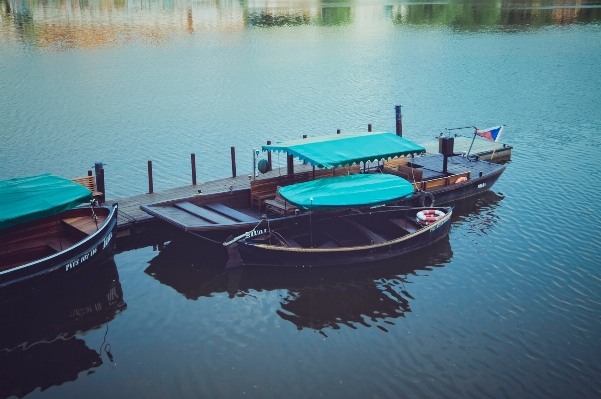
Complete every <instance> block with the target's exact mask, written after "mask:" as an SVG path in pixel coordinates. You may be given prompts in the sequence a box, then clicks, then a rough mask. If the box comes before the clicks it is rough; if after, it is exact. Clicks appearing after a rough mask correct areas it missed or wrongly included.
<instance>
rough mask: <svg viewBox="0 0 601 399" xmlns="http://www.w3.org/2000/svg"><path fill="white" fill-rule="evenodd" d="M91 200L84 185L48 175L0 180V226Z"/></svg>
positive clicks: (0, 227)
mask: <svg viewBox="0 0 601 399" xmlns="http://www.w3.org/2000/svg"><path fill="white" fill-rule="evenodd" d="M91 199H92V192H91V191H90V190H88V189H87V188H85V187H84V186H82V185H80V184H78V183H75V182H73V181H71V180H69V179H65V178H64V177H60V176H56V175H52V174H44V175H38V176H30V177H23V178H17V179H11V180H4V181H0V229H4V228H7V227H10V226H14V225H16V224H19V223H23V222H27V221H30V220H35V219H39V218H43V217H45V216H51V215H55V214H57V213H60V212H63V211H66V210H68V209H71V208H74V207H76V206H77V205H79V204H81V203H84V202H87V201H90V200H91Z"/></svg>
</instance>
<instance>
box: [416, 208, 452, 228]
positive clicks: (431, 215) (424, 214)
mask: <svg viewBox="0 0 601 399" xmlns="http://www.w3.org/2000/svg"><path fill="white" fill-rule="evenodd" d="M444 215H445V213H444V212H442V211H439V210H438V209H424V210H423V211H419V212H417V215H416V216H417V222H418V223H419V224H421V225H423V226H427V225H429V224H430V223H434V222H437V221H439V220H440V219H442V217H443V216H444Z"/></svg>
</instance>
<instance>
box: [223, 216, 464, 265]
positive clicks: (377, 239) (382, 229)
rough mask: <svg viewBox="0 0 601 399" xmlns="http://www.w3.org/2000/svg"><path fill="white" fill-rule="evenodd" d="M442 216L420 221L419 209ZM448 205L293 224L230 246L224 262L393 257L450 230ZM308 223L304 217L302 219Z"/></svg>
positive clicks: (327, 262)
mask: <svg viewBox="0 0 601 399" xmlns="http://www.w3.org/2000/svg"><path fill="white" fill-rule="evenodd" d="M423 211H438V213H439V214H441V215H443V216H441V217H440V219H438V220H437V221H435V222H433V223H431V224H429V225H420V224H419V223H418V222H417V221H416V220H417V219H418V218H417V214H418V213H419V212H423ZM451 214H452V208H450V207H448V208H430V209H424V208H393V209H389V208H388V207H383V208H379V209H378V210H377V211H373V212H358V213H356V214H348V215H345V216H334V217H329V218H322V219H318V220H314V221H311V223H310V224H311V225H308V224H307V223H291V224H290V225H289V226H284V227H282V228H278V229H271V230H267V231H265V232H261V233H260V234H257V235H254V236H252V235H251V236H250V237H248V238H244V239H241V240H239V241H237V242H233V243H231V244H229V245H228V257H229V260H228V264H227V267H237V266H289V267H290V266H292V267H318V266H342V265H351V264H357V263H367V262H373V261H377V260H381V259H387V258H392V257H397V256H399V255H403V254H405V253H408V252H411V251H415V250H418V249H420V248H423V247H425V246H427V245H430V244H432V243H434V242H436V241H438V240H440V239H442V238H444V237H446V236H447V235H448V234H449V230H450V228H451ZM304 221H305V222H307V220H304Z"/></svg>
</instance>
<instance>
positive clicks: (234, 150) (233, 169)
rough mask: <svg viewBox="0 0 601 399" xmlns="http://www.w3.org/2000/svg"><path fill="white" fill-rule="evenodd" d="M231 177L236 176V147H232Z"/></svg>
mask: <svg viewBox="0 0 601 399" xmlns="http://www.w3.org/2000/svg"><path fill="white" fill-rule="evenodd" d="M232 177H236V148H235V147H232Z"/></svg>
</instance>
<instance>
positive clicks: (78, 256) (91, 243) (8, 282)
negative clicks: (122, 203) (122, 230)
mask: <svg viewBox="0 0 601 399" xmlns="http://www.w3.org/2000/svg"><path fill="white" fill-rule="evenodd" d="M72 211H75V210H72ZM72 211H66V212H64V213H63V214H61V215H64V214H68V213H69V212H72ZM117 213H118V209H117V205H116V204H115V205H113V206H111V207H110V213H109V216H108V217H107V219H106V220H105V221H104V223H103V224H102V225H101V226H100V227H99V228H98V230H97V231H96V232H94V233H93V234H91V235H89V236H88V237H86V238H84V239H83V240H81V241H79V242H77V243H76V244H75V245H73V246H71V247H69V248H67V249H65V250H63V251H60V252H57V253H55V254H52V255H50V256H47V257H45V258H42V259H38V260H35V261H32V262H29V263H26V264H23V265H20V266H17V267H14V268H11V269H8V270H3V271H0V288H4V287H6V286H12V285H15V284H19V283H21V282H24V281H27V280H29V279H32V278H39V277H44V278H53V279H54V278H60V277H61V276H65V275H70V274H73V273H77V272H78V271H80V270H82V269H85V268H88V267H92V266H94V265H98V264H101V263H103V262H106V261H107V260H109V259H111V258H112V257H113V255H114V248H115V242H116V238H117V235H116V232H115V229H116V227H117Z"/></svg>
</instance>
